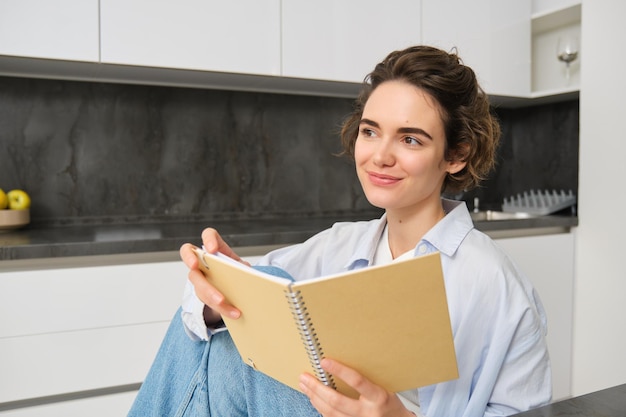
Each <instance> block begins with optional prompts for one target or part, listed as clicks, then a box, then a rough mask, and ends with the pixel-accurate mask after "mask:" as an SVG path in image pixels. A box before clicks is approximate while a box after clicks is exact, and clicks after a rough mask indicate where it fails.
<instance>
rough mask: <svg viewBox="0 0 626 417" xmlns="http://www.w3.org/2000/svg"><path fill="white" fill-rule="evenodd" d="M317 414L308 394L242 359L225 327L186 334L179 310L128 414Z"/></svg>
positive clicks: (199, 416) (314, 416)
mask: <svg viewBox="0 0 626 417" xmlns="http://www.w3.org/2000/svg"><path fill="white" fill-rule="evenodd" d="M209 416H212V417H239V416H241V417H244V416H251V417H282V416H284V417H295V416H303V417H309V416H310V417H319V416H320V414H319V413H318V412H317V411H316V410H315V409H314V408H313V406H312V405H311V403H310V402H309V399H308V398H307V397H306V396H305V395H304V394H302V393H301V392H299V391H296V390H294V389H292V388H290V387H288V386H286V385H284V384H282V383H280V382H278V381H276V380H274V379H272V378H270V377H268V376H266V375H265V374H262V373H260V372H258V371H255V370H254V369H253V368H251V367H250V366H248V365H246V364H245V363H244V362H243V361H242V360H241V357H240V356H239V353H238V352H237V348H236V347H235V345H234V344H233V341H232V339H231V337H230V334H229V333H228V332H221V333H217V334H215V335H213V336H212V337H211V339H210V340H209V341H208V342H204V341H193V340H191V339H190V338H189V337H188V336H187V334H186V333H185V330H184V328H183V323H182V319H181V316H180V310H179V311H178V312H177V313H176V315H175V316H174V319H173V320H172V322H171V324H170V327H169V329H168V331H167V333H166V335H165V339H164V340H163V343H162V344H161V347H160V349H159V351H158V353H157V356H156V359H155V360H154V363H153V364H152V367H151V368H150V371H149V372H148V375H147V376H146V379H145V381H144V383H143V384H142V385H141V389H140V390H139V393H138V394H137V397H136V398H135V402H134V403H133V406H132V408H131V410H130V412H129V414H128V417H209Z"/></svg>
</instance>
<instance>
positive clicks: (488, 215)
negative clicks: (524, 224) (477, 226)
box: [470, 210, 537, 222]
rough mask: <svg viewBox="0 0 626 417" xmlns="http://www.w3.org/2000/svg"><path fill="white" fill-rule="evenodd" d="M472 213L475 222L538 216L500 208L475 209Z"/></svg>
mask: <svg viewBox="0 0 626 417" xmlns="http://www.w3.org/2000/svg"><path fill="white" fill-rule="evenodd" d="M470 215H471V216H472V220H473V221H475V222H482V221H497V220H516V219H529V218H531V217H537V216H536V215H534V214H530V213H522V212H507V211H498V210H481V211H473V212H470Z"/></svg>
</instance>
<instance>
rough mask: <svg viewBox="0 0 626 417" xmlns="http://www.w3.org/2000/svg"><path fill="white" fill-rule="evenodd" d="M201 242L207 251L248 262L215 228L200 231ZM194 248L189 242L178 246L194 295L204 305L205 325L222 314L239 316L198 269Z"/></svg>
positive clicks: (215, 321)
mask: <svg viewBox="0 0 626 417" xmlns="http://www.w3.org/2000/svg"><path fill="white" fill-rule="evenodd" d="M202 244H203V245H204V249H205V250H206V251H207V252H210V253H216V252H221V253H223V254H224V255H226V256H229V257H231V258H233V259H234V260H236V261H239V262H241V263H243V264H246V265H249V263H248V262H245V261H244V260H243V259H241V258H240V257H239V256H238V255H237V254H236V253H235V252H234V251H233V250H232V249H231V248H230V246H228V245H227V244H226V242H224V240H223V239H222V237H221V236H220V235H219V233H217V230H215V229H211V228H208V229H204V231H203V232H202ZM194 249H195V246H193V245H192V244H190V243H185V244H184V245H183V246H181V248H180V257H181V259H182V260H183V262H184V263H185V265H187V267H188V268H189V274H188V277H189V281H190V282H191V284H192V285H193V287H194V290H195V293H196V295H197V296H198V298H199V299H200V300H201V301H202V302H203V303H204V304H205V306H206V307H205V309H204V320H205V322H206V323H207V325H211V324H215V323H217V322H219V321H220V320H221V319H222V316H227V317H230V318H233V319H236V318H239V316H241V312H240V311H239V310H238V309H237V308H235V307H234V306H232V305H231V304H229V303H228V301H227V300H226V298H225V297H224V295H223V294H222V293H220V292H219V291H218V290H217V289H216V288H215V287H214V286H212V285H211V284H209V282H208V281H207V280H206V278H205V276H204V274H203V273H202V271H200V269H198V262H199V260H198V257H197V255H196V253H195V251H194Z"/></svg>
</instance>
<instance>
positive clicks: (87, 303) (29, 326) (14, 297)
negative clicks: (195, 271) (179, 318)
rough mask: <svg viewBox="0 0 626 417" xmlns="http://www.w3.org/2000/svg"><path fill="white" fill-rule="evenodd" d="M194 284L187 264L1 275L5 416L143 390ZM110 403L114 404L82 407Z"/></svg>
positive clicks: (0, 383) (0, 399)
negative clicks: (50, 399)
mask: <svg viewBox="0 0 626 417" xmlns="http://www.w3.org/2000/svg"><path fill="white" fill-rule="evenodd" d="M96 258H97V257H96ZM0 269H4V270H7V269H5V268H4V265H0ZM186 279H187V270H186V268H185V266H184V264H183V263H182V262H180V261H171V262H151V263H137V264H125V265H115V264H111V265H101V266H81V267H63V268H53V269H37V270H11V271H8V272H4V271H3V272H0V317H3V320H2V321H0V358H4V359H3V360H1V361H0V409H2V408H3V407H2V405H3V403H11V402H14V401H24V400H34V401H35V402H37V401H38V400H37V399H38V398H41V397H47V396H57V395H61V396H63V395H70V396H71V395H74V394H76V393H80V392H85V391H87V392H89V391H91V392H98V391H99V390H100V391H101V390H107V389H112V388H113V389H115V387H124V386H132V385H137V384H139V383H141V382H142V381H143V378H144V377H145V375H146V374H147V372H148V369H149V367H150V365H151V363H152V361H153V359H154V356H155V354H156V352H157V349H158V347H159V346H160V343H161V341H162V339H163V336H164V334H165V331H166V329H167V327H168V325H169V323H170V321H171V319H172V317H173V315H174V313H175V312H176V310H177V308H178V307H179V306H180V302H181V299H182V293H183V287H184V285H185V282H186ZM7 358H10V360H7ZM105 397H108V398H113V397H111V396H103V398H100V397H97V396H96V397H93V398H91V399H89V398H86V399H83V400H80V401H81V402H80V403H77V404H78V405H80V404H84V403H87V404H88V403H89V401H91V400H93V401H95V403H98V402H106V398H105ZM122 397H123V395H122ZM115 398H117V397H115ZM44 402H45V401H44ZM70 403H73V402H72V401H70ZM126 403H128V399H127V400H126ZM126 403H125V404H126ZM115 404H116V402H115V401H113V402H112V403H111V405H112V406H114V405H115ZM50 407H51V408H52V409H59V410H64V409H65V408H64V405H63V404H56V405H53V404H50V405H45V406H43V405H42V406H38V407H34V409H33V410H32V413H30V414H28V415H36V410H38V409H41V410H48V409H49V408H50ZM68 407H70V406H69V405H68ZM71 407H73V405H72V406H71ZM71 407H70V408H71ZM27 408H30V407H27ZM27 408H25V409H24V410H26V409H27ZM20 410H21V408H15V409H13V410H8V411H6V413H9V412H10V413H18V412H21V411H20ZM103 410H105V409H103ZM0 415H3V413H0ZM15 415H19V414H15ZM41 415H49V414H41ZM65 415H69V414H65ZM76 415H78V414H76ZM89 415H95V414H94V413H89ZM100 415H102V416H103V417H104V416H105V415H106V414H100ZM109 415H111V414H109Z"/></svg>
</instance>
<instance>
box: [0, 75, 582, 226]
mask: <svg viewBox="0 0 626 417" xmlns="http://www.w3.org/2000/svg"><path fill="white" fill-rule="evenodd" d="M351 106H352V100H349V99H338V98H326V97H309V96H296V95H279V94H260V93H245V92H232V91H216V90H201V89H186V88H173V87H154V86H138V85H123V84H106V83H85V82H73V81H59V80H39V79H25V78H11V77H0V143H1V148H0V149H1V152H0V188H3V189H4V190H5V191H7V190H9V189H12V188H23V189H25V190H26V191H28V192H29V194H30V195H31V197H32V200H33V207H32V217H33V218H34V219H35V220H39V221H68V219H75V218H80V219H87V218H93V219H96V220H97V219H100V220H103V221H105V220H106V221H111V220H112V219H122V220H123V219H132V218H135V219H139V220H146V219H159V218H163V217H169V216H175V217H179V216H180V217H185V216H187V217H189V216H208V217H211V216H230V215H234V216H242V217H248V216H259V215H267V216H284V215H294V216H299V215H316V214H320V215H324V214H329V213H332V214H335V213H345V212H354V211H358V212H368V211H371V210H372V208H371V207H370V206H369V204H368V203H367V201H366V200H365V198H364V197H363V194H362V192H361V191H360V186H359V184H358V181H357V180H356V176H355V175H354V172H353V171H354V168H353V165H352V163H351V162H350V161H348V160H347V159H345V158H340V157H336V156H334V154H335V153H337V152H338V151H339V149H340V148H339V140H338V130H339V127H340V124H341V121H342V119H343V118H344V117H345V116H346V115H347V114H348V113H349V112H350V110H351ZM498 113H499V116H500V118H501V121H502V125H503V132H504V135H503V144H502V147H501V153H500V158H499V159H500V162H499V167H498V170H497V172H495V173H494V175H493V176H492V178H491V179H490V180H489V181H487V182H486V183H485V186H484V187H483V188H481V189H480V190H478V191H476V192H472V193H468V194H467V195H466V198H471V197H473V196H474V195H478V196H479V197H480V198H481V201H485V203H486V204H499V203H500V202H501V198H502V196H503V195H507V193H509V192H519V191H523V190H526V189H530V188H559V189H560V188H566V189H573V190H574V191H575V190H576V189H577V174H578V101H572V102H566V103H560V104H553V105H545V106H541V107H530V108H523V109H514V110H513V109H502V110H499V111H498Z"/></svg>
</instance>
